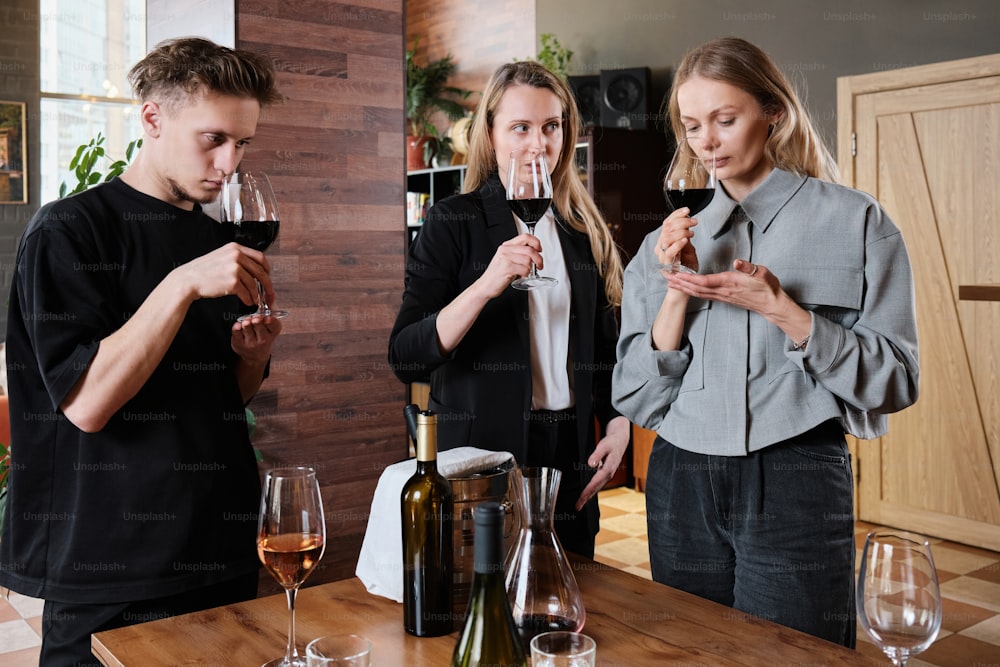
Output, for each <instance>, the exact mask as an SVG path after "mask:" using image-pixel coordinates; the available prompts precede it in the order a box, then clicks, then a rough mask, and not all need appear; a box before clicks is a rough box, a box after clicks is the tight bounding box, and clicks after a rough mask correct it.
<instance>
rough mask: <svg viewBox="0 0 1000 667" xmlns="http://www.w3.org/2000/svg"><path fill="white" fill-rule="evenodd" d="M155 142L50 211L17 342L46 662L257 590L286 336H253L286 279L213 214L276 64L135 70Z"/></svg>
mask: <svg viewBox="0 0 1000 667" xmlns="http://www.w3.org/2000/svg"><path fill="white" fill-rule="evenodd" d="M129 79H130V81H131V82H132V85H133V87H134V89H135V92H136V94H137V96H138V97H139V98H140V100H141V102H142V107H141V121H142V126H143V147H142V149H141V151H140V152H139V153H138V156H137V158H136V159H135V161H134V162H133V163H132V165H131V166H129V168H128V169H127V170H126V171H125V173H124V174H123V175H122V176H121V178H119V179H116V180H114V181H112V182H110V183H107V184H103V185H99V186H97V187H94V188H91V189H90V190H87V191H86V192H83V193H80V194H78V195H75V196H73V197H68V198H66V199H63V200H60V201H57V202H53V203H50V204H48V205H46V206H44V207H43V208H42V209H41V210H40V211H39V212H38V213H37V215H35V217H34V218H33V219H32V220H31V222H30V223H29V224H28V228H27V230H26V231H25V234H24V238H23V240H22V242H21V245H20V248H19V250H18V257H17V273H16V275H15V277H14V282H13V286H12V289H11V294H10V308H9V313H8V329H7V339H6V342H7V362H8V383H9V390H10V391H9V393H10V411H11V431H12V434H11V441H12V445H13V446H12V466H11V473H10V484H9V488H8V491H9V498H8V508H7V512H6V520H5V523H4V525H3V528H2V539H0V585H3V586H7V587H9V588H12V589H14V590H16V591H19V592H21V593H24V594H25V595H30V596H33V597H41V598H44V599H45V609H44V612H43V641H42V651H41V664H42V665H59V666H60V667H61V666H63V665H70V664H97V661H96V660H95V659H94V658H93V656H92V655H91V653H90V635H91V633H93V632H97V631H100V630H105V629H110V628H113V627H117V626H121V625H126V624H129V623H136V622H140V621H145V620H152V619H155V618H161V617H164V616H169V615H172V614H177V613H186V612H189V611H194V610H196V609H201V608H206V607H210V606H216V605H219V604H226V603H229V602H235V601H238V600H244V599H250V598H253V597H254V596H255V595H256V582H257V568H258V562H257V557H256V548H255V531H256V512H257V503H258V499H259V481H258V474H257V466H256V462H255V459H254V455H253V450H252V447H251V445H250V441H249V437H248V434H247V428H246V423H245V418H244V405H245V403H246V402H247V401H249V400H250V398H251V397H252V396H253V395H254V393H255V392H256V391H257V389H258V388H259V387H260V384H261V382H262V381H263V378H264V376H265V373H266V369H267V364H268V361H269V359H270V354H271V348H272V345H273V344H274V341H275V339H276V338H277V336H278V334H279V333H280V332H281V324H280V322H279V321H278V320H276V319H273V318H272V317H270V316H268V317H260V316H255V317H253V318H251V319H248V320H244V321H243V322H238V321H237V317H238V315H239V313H240V311H241V309H242V308H243V306H242V305H241V304H246V306H251V305H254V304H256V301H257V288H256V283H255V281H260V283H261V284H262V285H263V287H264V290H265V292H266V298H267V300H268V303H271V302H272V301H273V300H274V298H275V295H274V290H273V287H272V284H271V279H270V276H269V272H270V266H269V265H268V262H267V259H266V258H265V257H264V255H263V254H262V253H260V252H258V251H255V250H252V249H249V248H246V247H243V246H241V245H238V244H236V243H234V242H233V240H232V232H231V230H229V231H227V228H226V227H224V226H223V225H220V224H219V223H217V222H215V221H214V220H212V219H211V218H209V217H208V216H206V215H205V214H204V213H203V212H202V210H201V205H202V204H205V203H208V202H211V201H212V200H214V199H215V198H216V197H217V196H218V194H219V191H220V188H221V185H222V182H223V180H224V179H225V178H226V177H227V176H228V175H229V174H231V173H232V172H233V171H234V170H235V169H236V167H237V165H238V164H239V162H240V159H241V158H242V156H243V152H244V150H245V149H246V146H247V144H248V143H249V142H250V140H251V139H252V138H253V136H254V133H255V131H256V126H257V119H258V116H259V114H260V109H261V107H262V106H263V105H267V104H271V103H274V102H276V101H278V100H279V95H278V93H277V91H276V89H275V73H274V68H273V65H272V64H271V63H270V62H269V61H267V60H266V59H264V58H262V57H260V56H257V55H255V54H252V53H249V52H245V51H234V50H231V49H228V48H225V47H220V46H218V45H216V44H213V43H212V42H209V41H207V40H202V39H180V40H174V41H170V42H165V43H163V44H161V45H159V46H158V47H157V48H155V49H154V50H153V51H152V52H150V53H149V54H148V55H147V56H146V57H145V58H144V59H143V60H142V61H140V62H139V63H138V64H137V65H136V66H135V67H134V68H133V69H132V71H131V72H130V73H129Z"/></svg>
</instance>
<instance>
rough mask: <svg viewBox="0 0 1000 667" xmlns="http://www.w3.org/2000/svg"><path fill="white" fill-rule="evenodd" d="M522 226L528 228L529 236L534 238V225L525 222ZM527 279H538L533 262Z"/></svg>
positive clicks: (536, 268) (536, 269)
mask: <svg viewBox="0 0 1000 667" xmlns="http://www.w3.org/2000/svg"><path fill="white" fill-rule="evenodd" d="M524 224H525V226H526V227H527V228H528V233H529V234H531V235H532V236H534V235H535V225H534V224H531V223H527V222H526V223H524ZM528 277H529V278H537V277H538V267H537V266H535V263H534V262H532V263H531V272H530V273H529V274H528Z"/></svg>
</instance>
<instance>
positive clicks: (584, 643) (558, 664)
mask: <svg viewBox="0 0 1000 667" xmlns="http://www.w3.org/2000/svg"><path fill="white" fill-rule="evenodd" d="M596 660H597V643H596V642H595V641H594V640H593V639H591V638H590V637H588V636H587V635H582V634H580V633H579V632H562V631H560V632H544V633H542V634H540V635H536V636H535V637H534V638H532V640H531V665H532V667H594V664H595V662H596Z"/></svg>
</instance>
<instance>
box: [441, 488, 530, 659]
mask: <svg viewBox="0 0 1000 667" xmlns="http://www.w3.org/2000/svg"><path fill="white" fill-rule="evenodd" d="M474 518H475V524H476V536H475V545H474V547H473V550H474V563H475V564H474V573H473V579H472V593H471V595H470V596H469V613H468V616H467V617H466V619H465V627H464V628H463V630H462V634H461V636H460V637H459V638H458V643H457V644H456V645H455V653H454V654H453V655H452V657H451V667H481V666H482V665H493V666H497V667H499V666H504V667H527V665H528V658H527V656H526V655H525V653H524V647H523V646H522V645H521V640H520V637H519V636H518V634H517V627H516V626H515V625H514V618H513V616H512V615H511V611H510V602H508V601H507V590H506V589H505V588H504V576H503V524H504V511H503V508H502V507H501V506H500V504H499V503H496V502H484V503H480V504H478V505H476V508H475V510H474Z"/></svg>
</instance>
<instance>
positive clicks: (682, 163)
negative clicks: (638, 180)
mask: <svg viewBox="0 0 1000 667" xmlns="http://www.w3.org/2000/svg"><path fill="white" fill-rule="evenodd" d="M707 162H708V164H707V166H706V164H705V162H703V161H702V160H701V159H699V158H698V157H696V156H693V155H691V153H690V149H687V148H686V144H685V146H684V147H681V146H679V147H678V148H677V150H676V151H675V152H674V156H673V157H672V158H671V159H670V166H669V167H668V168H667V177H666V178H665V179H664V180H663V198H664V199H665V200H666V202H667V208H668V209H669V210H668V211H667V214H668V215H669V214H670V213H673V212H674V211H676V210H677V209H679V208H685V207H686V208H688V209H689V211H688V217H693V216H695V215H697V214H698V213H700V212H701V211H703V210H704V209H705V207H706V206H708V205H709V204H710V203H711V202H712V198H713V197H714V196H715V185H716V183H715V152H714V151H713V152H712V157H711V160H708V161H707ZM691 186H693V187H691ZM664 272H666V273H678V272H680V273H697V271H695V270H693V269H691V268H689V267H687V266H684V265H683V264H681V263H680V261H679V260H678V259H677V258H676V257H675V258H674V259H673V261H671V262H670V263H669V264H660V263H657V265H656V267H655V268H654V269H653V273H655V274H659V275H662V274H663V273H664Z"/></svg>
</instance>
